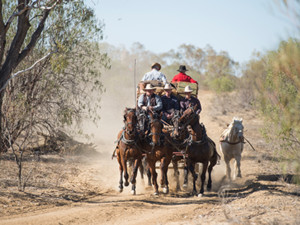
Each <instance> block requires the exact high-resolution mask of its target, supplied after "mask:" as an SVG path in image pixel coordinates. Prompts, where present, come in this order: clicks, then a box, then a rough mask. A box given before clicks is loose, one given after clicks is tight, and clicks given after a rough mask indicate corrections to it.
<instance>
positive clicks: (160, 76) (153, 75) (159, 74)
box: [142, 63, 167, 84]
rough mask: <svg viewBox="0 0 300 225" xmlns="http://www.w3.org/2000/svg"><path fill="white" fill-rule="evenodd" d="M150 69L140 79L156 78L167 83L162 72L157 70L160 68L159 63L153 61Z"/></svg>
mask: <svg viewBox="0 0 300 225" xmlns="http://www.w3.org/2000/svg"><path fill="white" fill-rule="evenodd" d="M151 69H152V70H151V71H150V72H148V73H146V74H145V75H144V76H143V78H142V81H148V80H157V81H162V82H163V83H164V84H166V83H167V78H166V76H165V75H164V74H163V73H162V72H159V71H160V69H161V65H160V64H159V63H154V64H153V65H152V66H151Z"/></svg>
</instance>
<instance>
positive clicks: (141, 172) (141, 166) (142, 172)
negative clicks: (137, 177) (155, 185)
mask: <svg viewBox="0 0 300 225" xmlns="http://www.w3.org/2000/svg"><path fill="white" fill-rule="evenodd" d="M139 170H140V174H141V178H142V179H144V170H145V167H144V165H143V163H142V162H141V163H140V166H139Z"/></svg>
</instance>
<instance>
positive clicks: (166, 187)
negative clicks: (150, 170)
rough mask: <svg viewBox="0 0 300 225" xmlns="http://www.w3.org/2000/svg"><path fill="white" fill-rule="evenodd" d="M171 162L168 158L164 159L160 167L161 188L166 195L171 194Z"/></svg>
mask: <svg viewBox="0 0 300 225" xmlns="http://www.w3.org/2000/svg"><path fill="white" fill-rule="evenodd" d="M170 161H171V160H168V159H167V158H165V157H163V158H162V159H161V166H160V169H161V174H162V176H161V182H160V184H161V186H162V187H163V192H164V193H165V194H168V193H169V181H168V175H167V174H168V165H169V163H170Z"/></svg>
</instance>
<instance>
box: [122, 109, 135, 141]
mask: <svg viewBox="0 0 300 225" xmlns="http://www.w3.org/2000/svg"><path fill="white" fill-rule="evenodd" d="M124 123H125V132H126V133H127V134H128V135H130V136H132V135H134V134H135V132H136V125H137V116H136V112H135V109H130V108H126V109H125V110H124Z"/></svg>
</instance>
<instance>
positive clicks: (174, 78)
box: [171, 73, 198, 83]
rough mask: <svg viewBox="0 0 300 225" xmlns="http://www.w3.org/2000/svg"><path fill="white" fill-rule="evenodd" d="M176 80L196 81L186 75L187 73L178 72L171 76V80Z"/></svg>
mask: <svg viewBox="0 0 300 225" xmlns="http://www.w3.org/2000/svg"><path fill="white" fill-rule="evenodd" d="M178 81H183V82H190V83H198V82H197V81H195V80H194V79H193V78H191V77H190V76H188V75H186V74H184V73H179V74H177V75H175V76H174V77H173V79H172V81H171V82H178Z"/></svg>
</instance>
